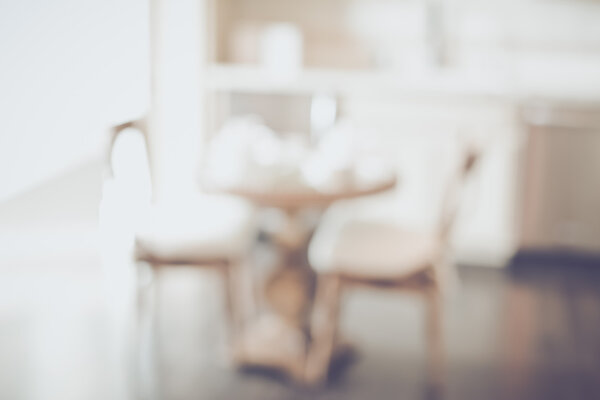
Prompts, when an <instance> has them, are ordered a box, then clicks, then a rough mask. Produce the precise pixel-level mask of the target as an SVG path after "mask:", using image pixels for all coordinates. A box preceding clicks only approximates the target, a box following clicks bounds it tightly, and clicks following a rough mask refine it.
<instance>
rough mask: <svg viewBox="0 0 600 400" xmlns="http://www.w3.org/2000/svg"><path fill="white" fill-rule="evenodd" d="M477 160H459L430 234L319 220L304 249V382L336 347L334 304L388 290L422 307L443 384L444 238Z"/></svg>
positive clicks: (313, 380)
mask: <svg viewBox="0 0 600 400" xmlns="http://www.w3.org/2000/svg"><path fill="white" fill-rule="evenodd" d="M477 158H478V155H477V154H476V153H475V152H474V151H468V152H466V153H465V154H464V157H461V158H460V160H459V162H458V163H457V164H458V166H457V168H455V169H456V171H455V172H452V173H451V174H450V178H448V181H447V183H446V187H445V189H444V196H443V197H444V198H443V201H442V210H441V213H440V216H441V217H440V220H439V223H438V225H437V228H436V229H435V231H434V232H433V233H430V234H421V233H416V232H411V231H406V230H403V229H402V228H400V227H399V226H397V225H394V224H393V223H386V222H360V221H354V222H353V221H345V222H342V223H339V222H338V223H337V226H336V227H335V228H332V226H331V225H335V223H334V222H333V221H331V225H329V224H328V222H329V221H327V220H325V221H323V222H322V224H321V226H320V227H319V228H318V229H317V232H316V233H315V235H314V237H313V239H312V240H311V243H310V247H309V260H310V263H311V265H312V267H313V268H314V269H315V270H316V271H317V274H318V283H317V295H316V299H315V306H314V309H313V321H312V331H311V336H312V344H311V346H310V349H309V352H308V356H307V361H306V365H305V381H306V383H307V384H310V385H317V384H320V383H322V382H323V381H324V380H325V378H326V377H327V372H328V368H329V365H330V361H331V358H332V355H333V354H334V351H335V347H336V336H337V331H338V326H339V318H340V299H341V297H342V294H343V292H346V291H347V290H349V289H351V288H353V287H369V288H375V289H392V290H401V291H407V292H411V293H415V294H417V295H419V296H421V297H422V298H423V300H424V301H425V304H426V306H427V312H426V339H427V346H428V350H429V352H428V354H429V356H428V358H429V360H428V365H429V367H430V370H431V380H432V383H433V384H434V386H433V387H435V388H439V387H440V386H441V383H442V382H443V377H442V372H443V370H442V364H443V343H442V315H441V312H442V310H441V304H440V295H441V292H442V288H443V284H444V281H445V280H446V279H447V276H446V274H447V273H448V272H450V271H449V270H448V269H449V268H451V265H447V264H448V263H447V255H448V250H449V249H448V247H449V246H448V242H449V235H450V233H451V230H452V225H453V222H454V219H455V215H456V213H457V211H458V205H459V197H460V196H459V195H460V193H461V187H462V186H463V182H464V181H465V179H466V178H467V176H468V175H469V173H470V172H471V171H472V170H473V166H474V165H475V163H476V160H477Z"/></svg>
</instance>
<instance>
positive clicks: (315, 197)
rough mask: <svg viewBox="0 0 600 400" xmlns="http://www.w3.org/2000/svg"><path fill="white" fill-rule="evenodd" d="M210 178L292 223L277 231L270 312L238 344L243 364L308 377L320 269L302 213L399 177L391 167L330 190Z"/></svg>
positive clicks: (267, 293) (267, 289) (267, 285)
mask: <svg viewBox="0 0 600 400" xmlns="http://www.w3.org/2000/svg"><path fill="white" fill-rule="evenodd" d="M208 184H209V186H211V187H212V189H213V190H216V191H221V192H225V193H227V194H232V195H236V196H240V197H243V198H245V199H247V200H249V201H251V202H253V203H254V204H256V205H257V206H260V207H264V208H277V209H279V210H282V211H283V212H284V213H285V215H286V216H287V224H286V226H285V227H284V229H283V231H282V232H280V234H281V236H280V237H279V236H278V237H277V238H278V239H279V240H278V243H279V244H280V249H281V252H282V254H281V257H280V260H279V263H278V265H277V267H276V268H275V270H274V271H273V272H272V273H271V274H270V275H269V276H268V277H267V279H266V282H264V284H263V290H262V292H263V295H264V296H262V297H264V300H265V303H266V312H263V313H262V315H261V316H260V317H259V318H258V320H256V321H255V323H254V324H253V325H250V326H246V327H245V329H244V335H243V337H242V338H241V340H240V341H239V342H238V345H237V346H236V359H237V361H238V363H239V364H240V365H246V366H259V367H268V368H275V369H279V370H282V371H283V372H284V373H286V374H287V375H288V376H290V377H291V378H292V379H294V380H295V381H297V382H302V381H303V380H304V366H305V362H306V356H307V351H308V348H309V346H310V315H311V308H312V304H313V299H314V287H315V275H314V271H312V269H310V267H309V265H308V263H307V262H306V257H307V254H306V249H307V247H306V243H307V240H308V237H309V235H310V233H311V232H310V231H309V230H306V229H303V228H302V227H301V226H299V219H300V214H301V213H302V212H303V211H305V210H306V209H314V208H321V209H323V208H326V207H327V206H329V205H331V204H332V203H335V202H337V201H339V200H343V199H352V198H358V197H363V196H367V195H373V194H377V193H381V192H384V191H387V190H390V189H392V188H394V187H395V185H396V177H395V175H394V174H393V173H390V174H386V175H385V176H382V177H381V178H378V179H373V180H372V181H370V182H363V183H362V184H361V185H360V186H358V185H350V186H345V187H343V188H341V187H340V188H338V189H336V190H332V191H329V192H327V193H325V192H319V191H317V190H315V189H311V188H310V187H308V186H307V187H306V188H305V189H304V190H303V189H300V188H293V189H292V188H290V189H287V188H279V189H273V190H267V189H260V188H251V187H244V186H243V184H240V186H239V187H220V188H219V187H218V185H214V184H211V183H210V182H209V183H208ZM290 231H291V232H290Z"/></svg>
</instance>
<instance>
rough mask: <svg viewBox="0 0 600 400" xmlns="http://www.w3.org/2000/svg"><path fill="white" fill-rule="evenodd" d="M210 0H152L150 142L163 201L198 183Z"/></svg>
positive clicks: (157, 191)
mask: <svg viewBox="0 0 600 400" xmlns="http://www.w3.org/2000/svg"><path fill="white" fill-rule="evenodd" d="M205 1H206V0H151V42H152V43H151V48H152V57H151V58H152V61H151V62H152V106H151V113H150V114H151V115H150V137H151V146H150V148H151V151H152V167H153V174H154V188H155V199H157V200H159V201H163V200H168V199H170V198H177V197H180V196H185V195H186V194H189V193H190V192H192V191H193V190H195V189H196V186H197V166H198V163H199V155H200V154H201V144H202V140H201V135H202V134H203V127H204V121H203V117H204V111H203V110H204V101H203V96H202V87H201V82H202V79H203V76H204V66H205V61H206V50H205V40H204V35H205V32H206V29H205V24H204V22H205V20H206V5H205Z"/></svg>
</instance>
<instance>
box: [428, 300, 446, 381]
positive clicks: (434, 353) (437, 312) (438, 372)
mask: <svg viewBox="0 0 600 400" xmlns="http://www.w3.org/2000/svg"><path fill="white" fill-rule="evenodd" d="M425 302H426V309H427V311H426V327H425V329H426V338H427V355H428V368H429V373H430V382H431V384H432V385H433V387H435V388H436V389H441V388H442V386H443V385H444V338H443V326H442V325H443V323H442V322H443V321H442V317H443V316H442V307H441V297H440V293H439V290H437V288H435V289H431V290H428V291H427V294H426V297H425Z"/></svg>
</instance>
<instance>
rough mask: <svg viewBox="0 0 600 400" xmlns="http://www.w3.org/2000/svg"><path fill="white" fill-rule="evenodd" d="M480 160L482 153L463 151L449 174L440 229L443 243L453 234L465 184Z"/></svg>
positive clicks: (471, 150)
mask: <svg viewBox="0 0 600 400" xmlns="http://www.w3.org/2000/svg"><path fill="white" fill-rule="evenodd" d="M479 158H480V153H479V151H477V150H475V149H474V148H467V149H464V150H462V154H461V156H460V158H459V160H458V162H457V163H456V166H455V168H454V170H453V171H452V172H451V173H450V174H449V178H448V181H447V184H446V187H445V188H444V193H443V198H442V204H441V208H442V209H441V213H440V220H439V228H438V229H439V231H438V234H439V237H440V239H441V240H442V242H443V243H447V242H448V240H449V236H450V234H451V233H452V229H453V227H454V222H455V220H456V216H457V214H458V211H459V209H460V203H461V199H462V194H463V188H464V184H465V182H466V181H467V178H468V177H469V175H470V174H471V172H472V171H473V170H474V167H475V165H476V164H477V162H478V160H479Z"/></svg>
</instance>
